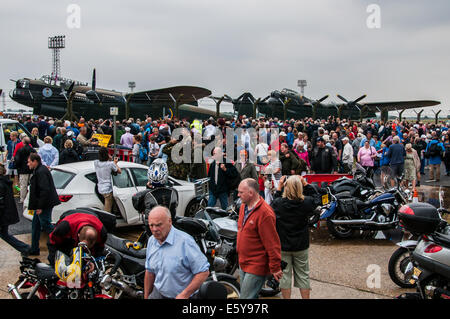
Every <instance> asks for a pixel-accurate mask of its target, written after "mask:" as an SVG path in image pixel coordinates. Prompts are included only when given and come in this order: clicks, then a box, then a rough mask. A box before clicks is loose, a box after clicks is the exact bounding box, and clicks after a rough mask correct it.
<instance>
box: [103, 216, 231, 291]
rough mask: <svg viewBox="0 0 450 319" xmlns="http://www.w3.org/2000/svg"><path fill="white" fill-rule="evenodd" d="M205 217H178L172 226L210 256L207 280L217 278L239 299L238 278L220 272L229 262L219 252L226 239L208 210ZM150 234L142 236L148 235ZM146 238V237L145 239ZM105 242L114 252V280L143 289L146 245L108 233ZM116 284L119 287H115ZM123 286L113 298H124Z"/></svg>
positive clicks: (112, 272)
mask: <svg viewBox="0 0 450 319" xmlns="http://www.w3.org/2000/svg"><path fill="white" fill-rule="evenodd" d="M205 218H206V220H202V219H196V218H192V217H177V218H176V219H175V220H174V221H173V226H174V227H175V228H177V229H180V230H182V231H184V232H186V233H188V234H189V235H191V236H192V237H193V238H194V240H195V241H196V242H197V244H198V245H199V247H200V249H201V251H202V252H203V253H204V254H205V256H206V257H207V258H208V262H209V264H210V276H209V277H208V278H207V280H206V282H209V281H214V282H218V283H220V284H222V285H223V286H224V287H225V289H226V291H227V294H226V295H227V299H235V298H236V299H238V298H239V296H240V293H239V290H240V285H239V283H238V282H237V280H236V278H235V277H233V276H232V275H230V274H228V273H224V272H221V271H222V270H224V269H225V268H226V266H227V263H226V261H225V260H224V259H223V258H222V257H221V256H220V255H218V254H217V252H223V251H225V249H226V248H225V247H226V243H224V241H222V240H221V238H220V236H219V233H218V228H217V226H216V224H215V222H214V221H213V220H212V219H211V217H209V214H208V213H207V212H205ZM150 236H151V234H146V235H145V236H141V238H147V239H148V238H149V237H150ZM145 242H146V241H145ZM106 246H107V247H108V249H110V250H111V251H112V252H113V257H114V258H112V259H111V260H110V266H109V267H108V269H109V272H108V274H109V275H110V278H111V280H119V281H121V282H124V283H126V284H127V285H128V286H129V287H130V288H132V289H133V290H135V291H143V287H144V276H145V259H146V249H145V248H144V246H145V245H142V244H140V243H139V242H134V243H133V242H131V241H129V240H126V239H123V238H120V237H117V236H115V235H112V234H108V239H107V241H106ZM113 288H117V287H113ZM122 292H123V289H113V291H112V294H113V296H114V298H121V297H122V296H123V294H122Z"/></svg>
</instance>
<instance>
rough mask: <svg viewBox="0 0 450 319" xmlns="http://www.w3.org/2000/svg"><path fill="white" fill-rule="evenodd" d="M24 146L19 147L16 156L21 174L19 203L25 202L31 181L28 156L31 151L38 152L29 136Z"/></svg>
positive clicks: (18, 172) (24, 141)
mask: <svg viewBox="0 0 450 319" xmlns="http://www.w3.org/2000/svg"><path fill="white" fill-rule="evenodd" d="M23 145H24V146H23V147H22V148H21V149H19V150H18V151H17V153H16V156H15V157H14V162H15V163H16V167H17V174H19V185H20V200H19V203H21V204H22V203H23V201H24V200H25V197H27V192H28V183H29V182H30V177H31V173H32V172H31V170H30V169H29V168H28V165H27V164H28V156H30V154H31V153H36V150H35V149H34V148H33V147H32V146H31V140H30V138H29V137H28V136H27V137H25V138H24V139H23Z"/></svg>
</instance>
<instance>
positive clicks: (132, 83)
mask: <svg viewBox="0 0 450 319" xmlns="http://www.w3.org/2000/svg"><path fill="white" fill-rule="evenodd" d="M128 87H129V88H130V90H131V93H133V89H134V88H135V87H136V82H128Z"/></svg>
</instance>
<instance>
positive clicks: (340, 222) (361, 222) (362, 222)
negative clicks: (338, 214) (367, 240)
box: [331, 219, 370, 226]
mask: <svg viewBox="0 0 450 319" xmlns="http://www.w3.org/2000/svg"><path fill="white" fill-rule="evenodd" d="M331 222H332V223H333V224H335V225H344V226H346V225H365V224H366V223H368V222H370V219H353V220H337V219H332V220H331Z"/></svg>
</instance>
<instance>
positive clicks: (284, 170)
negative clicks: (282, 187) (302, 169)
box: [280, 143, 300, 175]
mask: <svg viewBox="0 0 450 319" xmlns="http://www.w3.org/2000/svg"><path fill="white" fill-rule="evenodd" d="M280 161H281V174H283V175H295V172H296V171H297V169H298V167H299V165H300V163H299V160H298V158H297V156H296V155H295V154H294V152H293V151H290V150H289V146H288V145H287V144H286V143H283V144H281V147H280Z"/></svg>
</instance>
